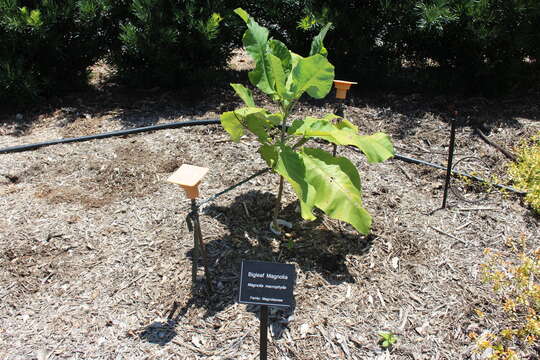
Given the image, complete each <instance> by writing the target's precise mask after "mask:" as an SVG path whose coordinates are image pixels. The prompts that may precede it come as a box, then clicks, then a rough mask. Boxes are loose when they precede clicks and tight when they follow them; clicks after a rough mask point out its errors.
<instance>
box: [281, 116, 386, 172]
mask: <svg viewBox="0 0 540 360" xmlns="http://www.w3.org/2000/svg"><path fill="white" fill-rule="evenodd" d="M335 118H337V116H335V115H330V116H326V117H325V118H323V119H317V118H313V117H307V118H305V119H297V120H295V121H294V122H293V123H292V125H291V127H290V128H289V131H288V132H289V134H292V135H300V136H304V137H314V138H319V139H324V140H327V141H330V142H332V143H334V144H337V145H353V146H356V147H357V148H359V149H360V150H361V151H362V152H363V153H364V155H366V158H367V160H368V162H370V163H378V162H383V161H385V160H387V159H389V158H391V157H393V156H394V154H395V153H394V147H393V146H392V142H391V140H390V137H389V136H388V135H386V134H384V133H376V134H373V135H359V134H358V128H357V127H356V126H355V125H353V124H351V123H350V122H349V121H347V120H342V121H339V122H338V123H337V124H333V123H332V121H331V120H332V119H335Z"/></svg>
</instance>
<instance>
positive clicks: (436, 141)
mask: <svg viewBox="0 0 540 360" xmlns="http://www.w3.org/2000/svg"><path fill="white" fill-rule="evenodd" d="M242 77H245V75H244V74H242ZM65 101H66V104H60V105H54V106H51V107H50V108H49V109H44V110H41V111H39V112H34V113H32V112H30V111H29V112H28V113H25V114H22V115H23V119H22V121H16V120H15V116H16V114H7V115H4V117H3V118H2V119H0V121H1V122H2V123H3V125H2V126H1V127H0V147H6V146H11V145H16V144H24V143H32V142H37V141H43V140H49V139H56V138H59V137H67V136H78V135H87V134H92V133H98V132H104V131H109V130H114V129H120V128H129V127H135V126H144V125H149V124H156V123H165V122H169V121H182V120H187V119H205V118H217V116H218V114H219V113H220V112H222V111H225V110H229V109H231V108H234V107H235V106H237V105H238V104H239V101H238V100H237V99H236V98H235V97H234V95H233V93H232V90H228V89H225V88H216V89H212V90H209V91H207V92H204V93H202V94H201V93H198V94H193V93H190V91H189V90H186V91H184V92H179V93H172V92H162V91H159V90H151V91H146V92H144V91H139V92H137V91H127V90H122V91H119V92H117V93H115V92H114V90H113V89H108V88H103V89H100V90H99V91H95V92H92V93H90V94H85V93H82V94H75V95H74V96H72V97H71V98H69V99H67V100H65ZM539 104H540V101H538V96H537V95H530V96H524V97H515V98H511V97H509V98H505V99H502V100H501V99H498V100H488V99H484V98H475V99H463V98H461V99H460V98H450V97H435V98H433V97H425V96H421V95H409V96H397V95H385V96H382V95H381V96H377V97H367V96H364V95H361V94H353V98H352V99H351V101H350V102H349V103H348V106H347V108H346V115H347V117H348V118H350V119H351V120H352V121H353V122H354V123H356V124H357V125H358V126H359V127H360V128H361V129H362V132H365V133H371V132H376V131H385V132H387V133H389V134H390V135H391V136H392V138H393V140H394V142H395V146H396V148H397V150H398V152H400V153H401V154H404V155H408V156H412V157H417V158H422V159H424V160H427V161H433V162H438V163H445V161H446V153H447V143H448V133H449V126H448V119H449V118H450V116H451V114H452V113H453V111H454V110H455V109H457V110H458V111H459V113H458V116H459V117H460V119H464V120H466V121H467V124H469V125H470V124H474V123H483V124H485V127H486V129H485V131H486V132H488V134H489V135H488V136H489V137H490V139H492V140H493V141H496V142H497V143H499V144H501V145H503V146H505V147H507V148H512V147H513V146H514V145H516V144H517V143H518V141H519V140H520V139H522V138H525V137H527V136H530V135H532V134H534V133H536V132H537V131H539V130H540V122H539V121H538V120H539V118H538V116H539V114H540V109H539ZM333 106H334V104H333V102H332V101H331V100H329V101H328V102H320V101H309V100H306V101H305V102H303V103H302V104H301V105H300V106H299V109H298V110H299V111H298V113H297V116H302V115H321V114H323V113H325V112H327V111H331V109H332V108H333ZM323 146H324V145H323ZM255 150H256V142H255V139H254V138H251V137H246V138H245V139H244V140H243V141H241V142H240V143H238V144H234V143H231V142H230V141H229V140H228V135H227V134H226V133H225V132H224V131H223V130H222V129H221V128H220V127H219V126H208V127H193V128H182V129H175V130H163V131H159V132H154V133H145V134H139V135H133V136H126V137H118V138H111V139H104V140H95V141H89V142H83V143H75V144H67V145H57V146H51V147H46V148H41V149H39V150H36V151H31V152H24V153H14V154H5V155H0V209H2V215H3V216H2V217H0V230H1V231H0V358H1V359H10V360H12V359H36V358H37V359H40V360H41V359H113V358H119V359H256V358H257V357H258V336H259V333H258V318H257V313H256V311H255V309H254V308H252V307H251V306H245V305H240V304H237V303H236V301H235V300H236V297H237V295H238V281H239V264H240V261H241V259H259V260H269V261H277V262H286V263H291V264H295V266H296V269H297V273H298V276H297V284H296V288H295V303H296V305H295V307H294V309H292V310H291V311H288V312H283V311H273V312H272V313H271V339H270V348H269V353H270V358H271V359H415V360H418V359H468V358H474V359H476V358H482V356H483V355H484V356H485V355H487V354H477V353H475V352H474V349H475V346H474V342H473V341H472V340H471V339H470V338H469V336H468V334H469V333H470V332H476V333H479V334H481V333H482V332H484V331H489V330H491V331H494V330H496V327H497V323H496V322H494V321H493V322H490V321H489V320H488V319H491V318H490V317H489V316H488V317H486V319H480V318H478V316H477V315H476V313H475V309H479V310H482V311H483V312H485V313H487V314H488V315H490V316H491V315H492V316H493V317H492V318H496V316H497V311H496V308H495V307H493V305H491V303H490V301H491V300H492V299H493V294H492V293H491V292H490V291H489V288H488V286H486V285H485V284H483V283H482V281H481V276H480V272H479V268H480V264H482V263H483V262H484V261H485V260H486V259H485V257H484V254H483V251H484V249H485V248H504V246H505V245H504V243H505V241H506V239H508V238H509V237H518V236H519V235H520V234H523V235H524V236H525V237H526V239H527V241H528V243H529V245H530V246H538V244H539V239H540V233H539V230H538V218H537V217H534V216H533V215H532V214H531V212H530V210H528V209H527V207H526V206H524V204H523V203H522V202H521V200H520V198H519V197H517V196H515V195H512V194H501V193H498V192H492V193H490V194H487V195H486V194H484V193H482V194H480V193H478V189H471V188H467V187H466V186H463V188H461V187H460V192H459V194H460V195H462V197H464V198H466V199H473V200H479V202H477V203H468V202H465V201H464V200H463V199H462V198H458V197H456V195H454V194H451V195H450V200H449V202H450V205H451V207H450V208H449V209H446V210H438V211H434V210H436V209H438V208H439V207H440V204H441V199H442V187H443V183H444V172H443V171H440V170H436V169H432V168H428V167H423V166H419V165H410V164H406V163H403V162H400V161H397V160H390V161H387V162H386V163H384V164H377V165H368V164H367V162H366V161H365V160H364V159H363V158H362V156H360V155H358V154H356V153H354V152H352V151H350V150H347V149H341V150H340V152H341V154H343V155H347V156H349V157H350V158H351V160H353V162H354V163H355V164H357V166H358V168H359V170H360V173H361V176H362V182H363V188H364V202H365V206H366V207H367V209H368V210H369V212H370V213H371V214H372V216H373V220H374V225H373V231H372V234H371V235H369V236H360V235H358V234H357V233H355V232H353V231H352V230H351V229H350V228H349V227H348V226H343V225H340V224H338V223H337V222H336V221H333V220H331V219H328V218H325V217H321V218H320V220H318V221H315V222H313V223H310V222H305V221H302V220H300V219H299V218H298V215H297V213H296V212H295V202H294V198H293V196H292V193H291V190H290V189H289V188H287V189H286V193H285V201H284V210H283V211H282V215H281V217H282V218H284V219H286V220H288V221H292V222H294V228H293V229H292V230H291V231H290V233H288V234H287V236H286V237H285V238H284V239H278V238H276V237H275V236H273V235H272V233H271V232H270V231H269V230H268V223H269V218H270V211H271V208H272V204H273V201H274V199H275V197H274V194H275V192H276V188H277V179H276V176H274V175H270V174H266V175H263V176H260V177H258V178H256V179H253V180H251V181H250V182H249V183H248V184H246V185H243V186H241V187H239V188H237V189H235V190H233V191H231V192H229V193H227V194H225V195H223V196H221V197H219V198H217V199H216V200H215V201H213V202H212V203H210V204H207V205H205V206H204V208H203V215H202V216H201V221H202V231H203V236H204V241H205V242H206V243H207V248H208V252H209V256H210V258H211V270H212V274H213V275H214V286H215V288H216V293H215V294H213V295H211V296H207V295H205V294H204V291H203V283H202V280H201V284H200V285H201V286H200V288H199V291H198V292H197V294H195V295H194V296H193V295H192V293H191V291H190V286H191V283H190V282H191V274H190V270H191V259H190V256H191V248H192V242H193V240H192V235H191V233H190V232H189V231H188V229H187V228H186V226H185V221H184V220H185V216H186V215H187V213H188V211H189V210H188V208H189V201H188V200H186V199H185V197H184V194H183V192H182V191H181V190H180V189H178V188H176V187H175V186H173V185H170V184H168V183H166V182H165V179H166V178H167V177H168V175H169V174H170V173H171V172H172V171H174V170H175V169H176V168H177V167H179V166H180V165H181V164H183V163H190V164H194V165H199V166H207V167H210V169H211V170H210V172H209V174H208V175H207V177H206V179H205V181H204V183H203V184H202V186H201V191H202V196H203V197H208V196H210V195H212V194H214V193H217V192H218V191H221V190H223V189H225V188H227V187H228V186H231V185H233V184H235V183H237V182H238V181H240V180H242V179H244V178H245V177H246V176H248V175H250V174H252V173H254V172H256V171H258V170H259V169H261V168H263V167H264V166H265V164H264V163H263V161H262V160H261V159H260V158H259V156H258V155H257V154H256V152H255ZM469 157H473V158H469ZM463 158H467V159H466V160H464V161H462V162H461V163H460V166H462V169H463V170H466V171H473V170H475V171H479V172H482V174H483V175H485V176H490V175H497V176H499V177H501V178H503V179H504V168H505V165H504V164H505V162H506V159H505V158H504V156H503V155H502V154H500V153H499V152H498V151H497V150H495V149H494V148H492V147H490V146H489V145H487V144H485V143H484V142H482V141H481V140H480V139H479V138H478V137H477V136H475V135H474V134H473V133H472V131H471V127H470V126H463V127H460V128H459V129H458V135H457V147H456V159H457V160H460V159H463ZM289 240H290V241H292V244H293V246H292V248H291V247H290V246H289ZM200 275H201V276H202V269H200ZM175 302H176V303H177V304H178V308H177V309H174V310H175V311H174V312H173V311H172V310H173V305H174V303H175ZM379 331H391V332H393V333H395V334H396V335H397V337H398V342H397V344H396V345H395V346H394V347H393V348H392V349H391V350H383V349H381V347H380V346H379V345H378V344H377V342H378V339H379V337H378V332H379ZM529 355H530V356H531V358H533V357H532V356H534V355H532V353H530V352H529Z"/></svg>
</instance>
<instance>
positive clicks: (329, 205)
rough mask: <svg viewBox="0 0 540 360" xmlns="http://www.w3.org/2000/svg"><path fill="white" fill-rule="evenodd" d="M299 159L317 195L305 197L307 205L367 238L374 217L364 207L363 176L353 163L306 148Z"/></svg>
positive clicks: (309, 188) (321, 151) (307, 180)
mask: <svg viewBox="0 0 540 360" xmlns="http://www.w3.org/2000/svg"><path fill="white" fill-rule="evenodd" d="M299 156H300V157H301V159H302V162H303V164H304V179H305V181H306V182H307V183H308V184H309V185H311V187H308V191H310V190H311V189H313V190H314V191H315V194H307V196H305V197H306V198H307V199H309V200H310V203H308V205H309V206H311V205H313V206H316V207H318V208H319V209H321V210H322V211H324V212H325V213H326V214H327V215H328V216H330V217H331V218H334V219H338V220H343V221H345V222H347V223H349V224H351V225H352V226H353V227H354V228H355V229H356V230H358V231H359V232H360V233H362V234H368V233H369V229H370V227H371V216H370V215H369V213H368V212H367V211H366V210H365V209H364V208H363V207H362V190H361V185H360V176H359V175H358V171H357V170H356V167H355V166H354V165H353V163H352V162H350V161H349V160H348V159H347V158H344V157H333V156H332V155H331V154H329V153H327V152H326V151H324V150H321V149H311V148H304V149H302V151H301V152H300V153H299Z"/></svg>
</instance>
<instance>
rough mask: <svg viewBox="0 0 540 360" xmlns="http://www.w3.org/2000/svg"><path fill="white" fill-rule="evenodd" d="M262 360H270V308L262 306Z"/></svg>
mask: <svg viewBox="0 0 540 360" xmlns="http://www.w3.org/2000/svg"><path fill="white" fill-rule="evenodd" d="M260 320H261V329H260V355H261V356H260V360H267V359H268V306H267V305H261V314H260Z"/></svg>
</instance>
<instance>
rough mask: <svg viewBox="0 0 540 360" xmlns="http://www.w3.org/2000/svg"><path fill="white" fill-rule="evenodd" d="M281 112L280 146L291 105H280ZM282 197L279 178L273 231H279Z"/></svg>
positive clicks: (280, 179) (281, 178)
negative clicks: (278, 221)
mask: <svg viewBox="0 0 540 360" xmlns="http://www.w3.org/2000/svg"><path fill="white" fill-rule="evenodd" d="M280 105H281V106H280V107H281V111H282V112H283V121H282V122H281V137H280V142H281V144H284V142H285V127H286V124H287V117H288V116H289V111H290V108H291V107H292V105H293V104H291V105H290V106H289V107H285V106H283V104H280ZM282 196H283V176H281V175H280V176H279V189H278V195H277V198H276V204H275V205H274V214H273V217H272V224H273V227H274V230H276V231H281V229H280V227H279V224H278V223H277V217H278V215H279V211H280V210H281V197H282Z"/></svg>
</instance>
